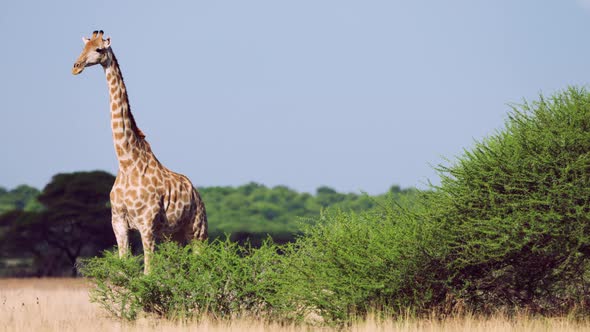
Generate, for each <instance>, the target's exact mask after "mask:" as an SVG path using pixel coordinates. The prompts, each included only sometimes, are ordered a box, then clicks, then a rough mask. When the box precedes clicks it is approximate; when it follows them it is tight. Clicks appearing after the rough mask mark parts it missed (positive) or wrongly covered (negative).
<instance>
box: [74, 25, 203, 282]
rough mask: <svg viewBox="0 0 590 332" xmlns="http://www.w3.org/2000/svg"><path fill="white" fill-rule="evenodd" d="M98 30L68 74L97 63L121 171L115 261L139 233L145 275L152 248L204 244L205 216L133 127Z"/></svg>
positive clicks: (115, 195)
mask: <svg viewBox="0 0 590 332" xmlns="http://www.w3.org/2000/svg"><path fill="white" fill-rule="evenodd" d="M102 36H103V33H102V31H100V32H98V31H95V32H94V33H93V35H92V38H90V39H86V38H84V39H83V40H84V43H85V47H84V50H83V51H82V54H81V55H80V57H79V58H78V61H76V63H75V64H74V68H73V69H72V73H73V74H74V75H77V74H79V73H81V72H82V71H83V70H84V68H85V67H88V66H92V65H95V64H101V65H102V67H103V68H104V71H105V75H106V79H107V85H108V89H109V97H110V110H111V129H112V132H113V142H114V146H115V152H116V154H117V160H118V162H119V172H118V174H117V178H116V180H115V184H114V185H113V188H112V190H111V196H110V199H111V212H112V225H113V232H114V233H115V237H116V238H117V246H118V248H119V256H121V257H123V256H124V255H126V254H127V252H128V248H129V230H130V229H137V230H138V231H139V233H140V235H141V241H142V245H143V249H144V259H145V261H144V272H145V273H147V272H148V271H149V261H150V257H151V255H152V253H153V251H154V249H155V244H156V242H157V241H159V240H163V239H164V238H170V239H172V240H175V241H178V242H180V243H182V244H186V243H188V242H190V241H191V240H192V239H198V240H206V239H207V214H206V211H205V205H204V203H203V200H202V199H201V196H200V194H199V192H198V191H197V190H196V189H195V188H194V187H193V185H192V183H191V182H190V180H189V179H188V178H187V177H186V176H184V175H182V174H178V173H175V172H173V171H171V170H169V169H168V168H166V167H165V166H164V165H162V164H161V163H160V162H159V161H158V159H157V158H156V156H155V155H154V153H153V152H152V150H151V147H150V145H149V143H148V142H147V140H146V139H145V135H144V134H143V132H142V131H141V130H140V129H139V128H138V127H137V124H136V123H135V119H134V118H133V114H132V113H131V108H130V106H129V100H128V96H127V90H126V87H125V83H124V81H123V76H122V74H121V70H120V68H119V64H118V62H117V59H116V58H115V55H114V53H113V51H112V49H111V47H110V38H107V39H106V40H103V39H102Z"/></svg>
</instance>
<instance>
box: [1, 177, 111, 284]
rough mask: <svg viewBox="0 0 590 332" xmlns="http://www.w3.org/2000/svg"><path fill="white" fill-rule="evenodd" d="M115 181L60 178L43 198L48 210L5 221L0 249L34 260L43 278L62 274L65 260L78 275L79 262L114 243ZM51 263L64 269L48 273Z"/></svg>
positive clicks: (7, 216)
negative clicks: (112, 191)
mask: <svg viewBox="0 0 590 332" xmlns="http://www.w3.org/2000/svg"><path fill="white" fill-rule="evenodd" d="M114 180H115V178H114V177H113V176H112V175H111V174H109V173H106V172H101V171H95V172H77V173H69V174H57V175H55V176H54V177H53V179H52V181H51V182H50V183H49V184H48V185H47V186H46V187H45V189H44V190H43V192H42V193H41V194H40V195H39V197H38V200H39V202H41V204H43V206H44V210H43V211H41V212H25V211H15V212H11V213H9V214H5V215H3V216H2V218H0V226H1V227H3V231H2V232H1V233H0V248H1V249H2V251H3V252H8V253H12V254H13V255H22V254H23V252H24V253H28V254H29V255H30V256H32V257H34V263H35V265H36V267H37V270H38V274H41V275H45V274H59V273H60V272H59V269H60V268H62V267H63V262H64V261H65V262H66V263H67V266H69V269H70V271H71V274H72V275H76V274H77V268H76V261H77V259H78V257H80V256H91V255H96V254H98V252H100V251H101V250H104V249H107V248H109V247H111V246H113V245H114V244H115V241H114V236H113V234H112V228H111V223H110V219H111V213H110V208H109V206H108V202H109V192H110V189H111V187H112V185H113V183H114ZM49 262H62V264H61V266H60V264H57V263H56V264H57V265H56V266H55V267H54V268H53V269H52V270H49V271H48V270H47V269H46V268H45V267H46V266H47V265H48V264H49Z"/></svg>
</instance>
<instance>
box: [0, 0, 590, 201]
mask: <svg viewBox="0 0 590 332" xmlns="http://www.w3.org/2000/svg"><path fill="white" fill-rule="evenodd" d="M153 3H155V2H151V1H93V2H82V1H35V2H33V1H4V2H2V4H0V41H1V43H2V46H0V66H1V68H2V73H1V74H0V142H1V143H0V156H1V158H2V159H1V162H0V186H4V187H7V188H12V187H14V186H16V185H18V184H21V183H26V184H29V185H33V186H35V187H38V188H42V187H43V186H45V184H47V183H48V182H49V180H50V178H51V176H52V175H54V174H55V173H58V172H71V171H80V170H94V169H102V170H106V171H109V172H112V173H116V167H117V163H116V159H115V153H114V151H113V143H112V140H111V132H110V124H109V108H108V94H107V89H106V83H105V78H104V73H103V71H102V69H101V68H100V67H95V68H89V69H87V70H85V71H84V72H83V73H82V75H80V76H73V75H72V74H71V67H72V65H73V63H74V60H75V59H76V58H77V56H78V55H79V53H80V51H81V49H82V46H83V44H82V41H81V37H82V36H89V35H90V33H91V32H92V31H93V30H97V29H102V30H104V31H105V34H106V35H109V36H111V39H112V48H113V50H114V52H115V54H116V55H117V57H118V59H119V61H120V64H121V67H122V71H123V74H124V76H125V81H126V83H127V87H128V90H129V97H130V101H131V106H132V111H133V113H134V115H135V118H136V120H137V123H138V125H139V127H140V128H141V129H142V130H143V131H144V132H145V133H146V135H147V139H148V141H149V142H150V143H151V145H152V148H153V150H154V152H155V153H156V155H157V156H158V158H159V159H160V160H161V161H162V162H163V163H164V164H165V165H166V166H168V167H169V168H171V169H172V170H175V171H177V172H181V173H184V174H186V175H188V176H189V177H190V178H191V179H192V181H193V183H195V184H196V185H199V186H215V185H240V184H244V183H247V182H249V181H256V182H260V183H262V184H265V185H268V186H274V185H279V184H283V185H287V186H289V187H291V188H294V189H297V190H301V191H310V192H313V191H315V189H316V188H317V187H318V186H321V185H327V186H330V187H333V188H335V189H337V190H339V191H347V192H348V191H353V192H358V191H359V190H363V191H367V192H369V193H381V192H385V191H386V190H387V189H388V188H389V187H390V186H391V185H392V184H399V185H401V186H404V187H405V186H419V187H424V186H425V184H426V183H427V182H428V181H429V180H430V181H432V182H434V183H437V182H438V176H437V174H436V172H435V171H434V170H433V167H432V166H433V165H436V164H439V163H441V162H443V160H444V158H443V157H446V158H450V159H451V160H452V159H453V158H454V157H455V156H458V155H460V154H461V153H462V151H463V149H464V148H470V147H471V146H473V143H474V141H476V140H481V139H482V138H484V137H485V136H487V135H490V134H493V133H494V132H495V131H496V130H497V129H499V128H501V127H502V126H503V124H504V120H505V119H506V114H507V112H508V110H509V107H508V104H509V103H515V102H516V103H518V102H521V101H522V100H523V98H525V99H527V100H532V99H536V98H537V96H538V95H539V93H543V94H552V93H554V92H556V91H559V90H561V89H564V88H565V87H567V86H568V85H578V86H586V85H587V83H588V82H589V81H590V1H581V0H543V1H539V0H520V1H514V0H494V1H474V0H464V1H459V0H449V1H435V0H431V1H393V0H390V1H370V0H369V1H344V0H338V1H322V0H313V1H311V0H310V1H308V0H298V1H276V0H269V1H186V2H182V3H180V2H179V1H169V2H167V4H166V5H161V4H160V3H161V2H157V4H153Z"/></svg>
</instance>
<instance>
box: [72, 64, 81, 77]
mask: <svg viewBox="0 0 590 332" xmlns="http://www.w3.org/2000/svg"><path fill="white" fill-rule="evenodd" d="M83 70H84V64H82V63H80V62H76V63H74V68H72V74H74V75H78V74H80V73H81V72H82V71H83Z"/></svg>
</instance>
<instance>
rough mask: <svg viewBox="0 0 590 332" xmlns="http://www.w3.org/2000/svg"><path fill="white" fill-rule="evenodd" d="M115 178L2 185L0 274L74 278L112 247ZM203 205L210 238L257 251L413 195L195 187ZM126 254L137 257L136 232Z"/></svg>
mask: <svg viewBox="0 0 590 332" xmlns="http://www.w3.org/2000/svg"><path fill="white" fill-rule="evenodd" d="M114 180H115V177H114V176H113V175H112V174H109V173H107V172H103V171H93V172H74V173H65V174H56V175H55V176H53V178H52V180H51V182H50V183H49V184H48V185H47V186H46V187H45V188H44V189H43V190H38V189H36V188H34V187H30V186H27V185H21V186H18V187H16V188H14V189H12V190H7V189H5V188H2V187H0V276H1V275H5V276H6V275H12V276H27V275H35V276H56V275H68V274H69V275H77V274H78V271H77V262H78V260H79V259H80V258H81V257H92V256H96V255H99V254H100V252H102V251H103V250H106V249H109V248H111V247H113V246H114V245H115V244H116V242H115V237H114V235H113V233H112V229H111V223H110V220H111V214H110V206H109V192H110V189H111V187H112V185H113V183H114ZM199 191H200V192H201V194H202V196H203V199H204V200H205V204H206V207H207V213H208V219H209V236H210V239H211V240H215V239H217V238H225V237H228V238H229V239H230V240H231V241H233V242H237V243H239V244H245V243H248V244H249V245H253V246H255V247H256V246H259V245H260V244H261V243H262V242H263V241H264V240H265V239H267V238H268V237H270V238H272V239H273V241H275V242H277V243H286V242H292V241H294V240H295V238H296V237H297V236H298V235H299V234H300V233H301V227H302V225H304V224H306V223H310V222H313V221H312V220H314V219H315V218H316V217H317V216H319V215H320V214H321V212H322V210H324V209H328V208H329V209H338V210H342V211H351V212H352V211H356V212H359V211H365V210H369V209H372V208H374V207H375V206H377V205H378V204H380V202H381V201H383V200H384V199H385V198H386V197H393V199H395V200H397V201H399V202H400V204H406V205H409V204H411V202H412V201H413V198H414V197H415V196H416V195H417V193H418V191H417V190H416V189H413V188H406V189H402V188H400V187H399V186H392V187H391V188H390V190H389V192H388V193H385V194H382V195H376V196H369V195H367V194H355V193H339V192H337V191H336V190H334V189H332V188H330V187H326V186H323V187H319V188H318V189H317V190H316V192H315V193H314V194H310V193H301V192H297V191H295V190H293V189H290V188H288V187H286V186H275V187H272V188H270V187H267V186H264V185H261V184H258V183H254V182H252V183H248V184H245V185H241V186H237V187H230V186H223V187H221V186H217V187H204V188H199ZM131 244H132V250H133V251H134V252H135V253H139V252H141V250H142V248H141V241H140V237H139V234H136V232H132V234H131Z"/></svg>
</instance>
